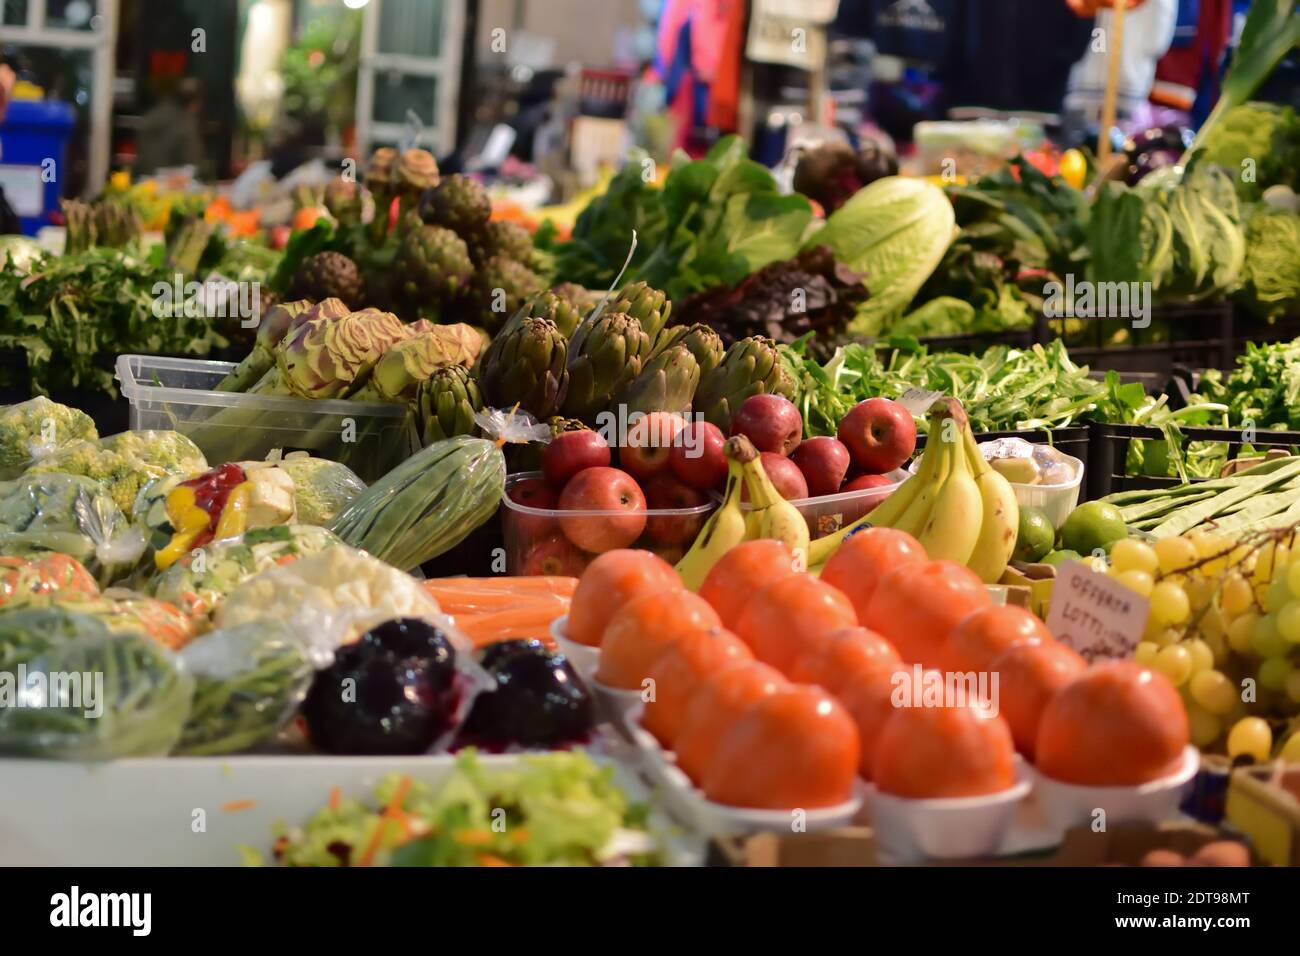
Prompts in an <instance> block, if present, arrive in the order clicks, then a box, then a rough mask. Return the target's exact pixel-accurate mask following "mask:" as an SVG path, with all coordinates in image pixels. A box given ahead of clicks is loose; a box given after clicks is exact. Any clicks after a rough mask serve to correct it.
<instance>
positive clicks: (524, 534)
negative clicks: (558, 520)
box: [506, 478, 556, 544]
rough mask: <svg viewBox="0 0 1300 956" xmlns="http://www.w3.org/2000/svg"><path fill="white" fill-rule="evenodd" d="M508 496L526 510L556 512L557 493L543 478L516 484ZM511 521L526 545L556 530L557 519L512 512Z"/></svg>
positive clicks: (530, 479)
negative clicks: (540, 509)
mask: <svg viewBox="0 0 1300 956" xmlns="http://www.w3.org/2000/svg"><path fill="white" fill-rule="evenodd" d="M506 495H507V496H508V497H509V498H510V500H511V501H513V502H514V503H515V504H517V505H523V506H524V507H525V508H544V509H547V510H554V508H555V501H556V493H555V490H554V489H552V488H551V486H550V485H548V484H547V483H546V482H545V481H543V480H542V479H541V478H524V479H522V480H520V481H516V482H514V483H513V484H512V485H511V486H510V490H509V491H507V492H506ZM510 520H511V522H512V523H513V527H514V532H515V534H516V535H517V536H518V538H519V540H521V541H523V542H524V543H525V544H527V543H529V542H533V541H537V540H539V539H541V538H543V537H545V536H546V535H548V534H550V533H551V532H552V531H554V530H555V518H554V517H552V516H551V515H534V514H528V513H526V512H523V511H518V510H513V509H512V510H511V511H510Z"/></svg>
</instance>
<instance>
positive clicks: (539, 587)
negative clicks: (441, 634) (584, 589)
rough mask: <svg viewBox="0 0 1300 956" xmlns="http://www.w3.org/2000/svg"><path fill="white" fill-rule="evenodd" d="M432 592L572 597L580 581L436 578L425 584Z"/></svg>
mask: <svg viewBox="0 0 1300 956" xmlns="http://www.w3.org/2000/svg"><path fill="white" fill-rule="evenodd" d="M424 586H425V588H427V589H428V590H429V591H430V592H432V593H434V595H435V596H436V595H437V592H438V591H440V590H446V591H463V590H466V589H468V590H474V591H493V592H502V591H504V592H506V593H510V594H534V593H537V592H543V593H547V594H559V595H561V596H563V597H572V596H573V592H574V590H575V589H576V588H577V586H578V579H577V578H571V577H564V576H560V575H549V576H548V575H540V574H539V575H533V576H529V577H506V576H504V575H503V576H501V577H495V578H434V579H432V580H429V581H426V582H425V584H424Z"/></svg>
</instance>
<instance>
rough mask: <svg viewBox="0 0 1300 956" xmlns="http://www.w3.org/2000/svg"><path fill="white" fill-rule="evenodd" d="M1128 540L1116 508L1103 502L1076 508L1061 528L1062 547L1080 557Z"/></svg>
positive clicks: (1126, 531)
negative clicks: (1076, 552) (1076, 553)
mask: <svg viewBox="0 0 1300 956" xmlns="http://www.w3.org/2000/svg"><path fill="white" fill-rule="evenodd" d="M1127 537H1128V526H1127V525H1125V524H1124V519H1123V518H1122V517H1120V513H1119V509H1118V508H1116V507H1115V506H1114V505H1108V504H1106V503H1105V502H1104V501H1089V502H1088V503H1087V504H1082V505H1079V507H1077V508H1075V509H1074V510H1073V511H1071V512H1070V517H1068V518H1066V519H1065V524H1064V525H1062V526H1061V547H1062V548H1064V549H1066V550H1069V551H1078V552H1079V553H1080V554H1092V553H1093V552H1094V551H1097V550H1101V551H1109V550H1110V546H1111V545H1112V544H1114V543H1115V542H1116V541H1119V540H1121V539H1123V538H1127Z"/></svg>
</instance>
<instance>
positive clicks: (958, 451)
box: [916, 432, 984, 564]
mask: <svg viewBox="0 0 1300 956" xmlns="http://www.w3.org/2000/svg"><path fill="white" fill-rule="evenodd" d="M951 439H952V440H951V441H946V442H944V444H945V445H951V446H952V447H951V449H949V451H948V452H947V456H948V458H949V460H950V462H951V465H950V468H949V470H948V477H946V478H945V479H944V481H943V485H942V486H941V487H940V488H939V493H938V495H937V496H936V497H935V499H934V506H933V507H932V508H931V509H930V515H929V517H928V518H927V519H926V523H925V524H924V525H922V527H921V531H920V533H919V534H917V536H916V539H917V540H918V541H920V542H921V546H922V547H923V548H925V553H926V554H927V555H929V556H930V559H931V560H947V561H956V562H957V563H958V564H965V563H966V562H967V561H969V560H970V556H971V554H973V553H974V551H975V542H976V541H978V540H979V536H980V525H981V524H982V523H983V515H982V514H981V509H982V508H983V507H984V503H983V501H982V500H981V498H980V489H979V486H978V485H977V484H975V476H974V475H972V474H971V470H970V463H969V462H968V461H967V460H966V443H965V442H964V441H963V439H962V436H961V433H960V432H959V433H958V434H956V435H953V436H951Z"/></svg>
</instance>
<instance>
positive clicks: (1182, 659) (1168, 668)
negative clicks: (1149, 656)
mask: <svg viewBox="0 0 1300 956" xmlns="http://www.w3.org/2000/svg"><path fill="white" fill-rule="evenodd" d="M1151 666H1152V667H1154V668H1155V669H1156V670H1158V671H1159V672H1160V673H1162V674H1164V675H1165V676H1166V677H1168V678H1169V682H1170V683H1172V684H1173V685H1174V686H1175V687H1182V686H1183V684H1185V683H1187V679H1188V678H1189V677H1191V676H1192V655H1191V654H1190V653H1189V652H1188V650H1187V648H1186V647H1184V646H1183V645H1182V644H1171V645H1170V646H1169V647H1162V648H1160V650H1159V651H1158V652H1157V653H1156V658H1155V660H1154V661H1152V663H1151Z"/></svg>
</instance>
